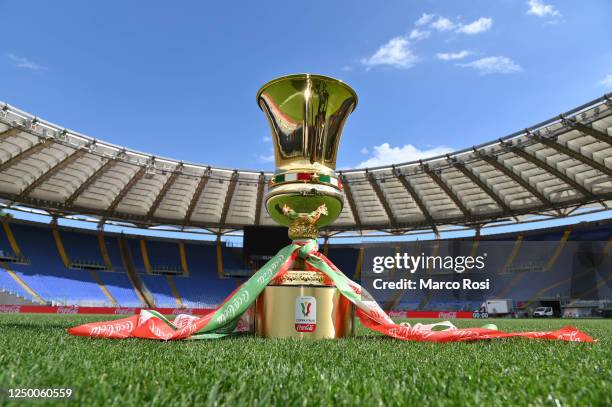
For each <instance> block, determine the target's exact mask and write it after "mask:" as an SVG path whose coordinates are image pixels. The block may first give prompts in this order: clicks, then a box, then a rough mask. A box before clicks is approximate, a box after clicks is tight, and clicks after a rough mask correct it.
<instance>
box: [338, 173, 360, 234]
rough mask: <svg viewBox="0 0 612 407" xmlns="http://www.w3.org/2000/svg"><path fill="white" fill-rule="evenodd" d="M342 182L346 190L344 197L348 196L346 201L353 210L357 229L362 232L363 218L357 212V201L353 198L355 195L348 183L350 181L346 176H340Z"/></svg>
mask: <svg viewBox="0 0 612 407" xmlns="http://www.w3.org/2000/svg"><path fill="white" fill-rule="evenodd" d="M339 175H340V180H341V182H342V187H343V189H344V195H345V196H346V200H347V201H348V203H349V207H350V208H351V212H353V218H354V219H355V225H357V229H359V230H361V229H362V227H361V218H360V217H359V212H357V205H356V204H355V199H354V198H353V193H352V192H351V186H350V185H349V183H348V179H347V178H346V177H345V176H344V174H339Z"/></svg>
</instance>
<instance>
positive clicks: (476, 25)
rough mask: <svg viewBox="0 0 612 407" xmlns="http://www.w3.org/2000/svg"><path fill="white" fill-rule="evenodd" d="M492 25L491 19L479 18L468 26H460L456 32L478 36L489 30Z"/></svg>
mask: <svg viewBox="0 0 612 407" xmlns="http://www.w3.org/2000/svg"><path fill="white" fill-rule="evenodd" d="M492 25H493V19H492V18H490V17H480V18H479V19H478V20H476V21H474V22H472V23H470V24H466V25H461V26H460V27H459V28H458V29H457V32H458V33H460V34H467V35H474V34H479V33H481V32H484V31H488V30H490V29H491V26H492Z"/></svg>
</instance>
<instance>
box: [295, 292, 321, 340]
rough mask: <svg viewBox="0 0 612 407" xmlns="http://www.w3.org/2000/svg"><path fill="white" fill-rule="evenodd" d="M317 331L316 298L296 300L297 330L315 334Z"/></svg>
mask: <svg viewBox="0 0 612 407" xmlns="http://www.w3.org/2000/svg"><path fill="white" fill-rule="evenodd" d="M315 329H317V300H316V299H315V298H314V297H297V298H296V299H295V330H296V331H298V332H314V331H315Z"/></svg>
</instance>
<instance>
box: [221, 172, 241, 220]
mask: <svg viewBox="0 0 612 407" xmlns="http://www.w3.org/2000/svg"><path fill="white" fill-rule="evenodd" d="M237 183H238V171H237V170H234V172H233V173H232V177H231V178H230V180H229V185H228V187H227V194H225V202H224V203H223V209H222V210H221V219H220V220H219V231H221V229H223V226H225V221H226V220H227V213H228V212H229V208H230V204H231V203H232V197H233V196H234V191H236V184H237Z"/></svg>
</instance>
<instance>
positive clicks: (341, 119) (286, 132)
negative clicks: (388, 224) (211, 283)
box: [255, 74, 357, 339]
mask: <svg viewBox="0 0 612 407" xmlns="http://www.w3.org/2000/svg"><path fill="white" fill-rule="evenodd" d="M257 104H258V105H259V107H260V108H261V109H262V110H263V111H264V112H265V113H266V115H267V117H268V121H269V123H270V128H271V129H272V141H273V144H274V157H275V161H276V172H275V174H274V176H273V177H272V179H271V180H270V184H269V188H268V193H267V194H266V197H265V200H266V209H267V211H268V213H269V214H270V216H271V217H272V219H274V220H275V221H276V222H278V223H279V224H281V225H284V226H288V227H289V237H290V238H291V239H293V240H294V241H299V240H300V239H316V238H317V235H318V229H319V228H321V227H324V226H327V225H329V224H331V223H332V222H333V221H334V220H336V218H337V217H338V216H339V215H340V212H341V211H342V206H343V193H342V184H341V182H340V180H339V179H338V177H337V176H336V174H335V171H334V170H335V168H336V155H337V152H338V144H339V142H340V135H341V133H342V128H343V127H344V123H345V122H346V119H347V118H348V116H349V114H351V113H352V112H353V110H355V107H356V106H357V94H356V93H355V91H354V90H353V89H351V87H349V86H348V85H346V84H345V83H343V82H341V81H339V80H337V79H333V78H329V77H326V76H321V75H311V74H298V75H289V76H283V77H280V78H277V79H274V80H272V81H270V82H268V83H267V84H265V85H264V86H262V88H261V89H260V90H259V92H257ZM255 309H256V319H255V323H256V332H257V334H258V335H261V336H266V337H293V338H313V339H316V338H339V337H343V336H349V335H352V333H353V316H354V308H353V306H352V304H351V303H350V302H349V301H348V300H347V299H346V298H344V297H343V296H342V295H341V294H340V292H339V291H338V290H337V289H336V288H335V286H334V285H333V283H330V282H329V281H326V279H325V276H324V275H322V274H321V273H319V272H313V271H308V270H305V269H304V265H303V263H301V262H300V261H299V260H298V261H297V262H296V264H295V265H294V266H293V270H291V271H289V272H287V273H286V274H285V275H284V276H283V278H282V279H281V281H276V280H275V281H274V282H273V283H271V284H269V285H268V286H267V287H266V288H265V289H264V291H263V292H262V294H261V295H260V296H259V298H258V299H257V303H256V308H255Z"/></svg>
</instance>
